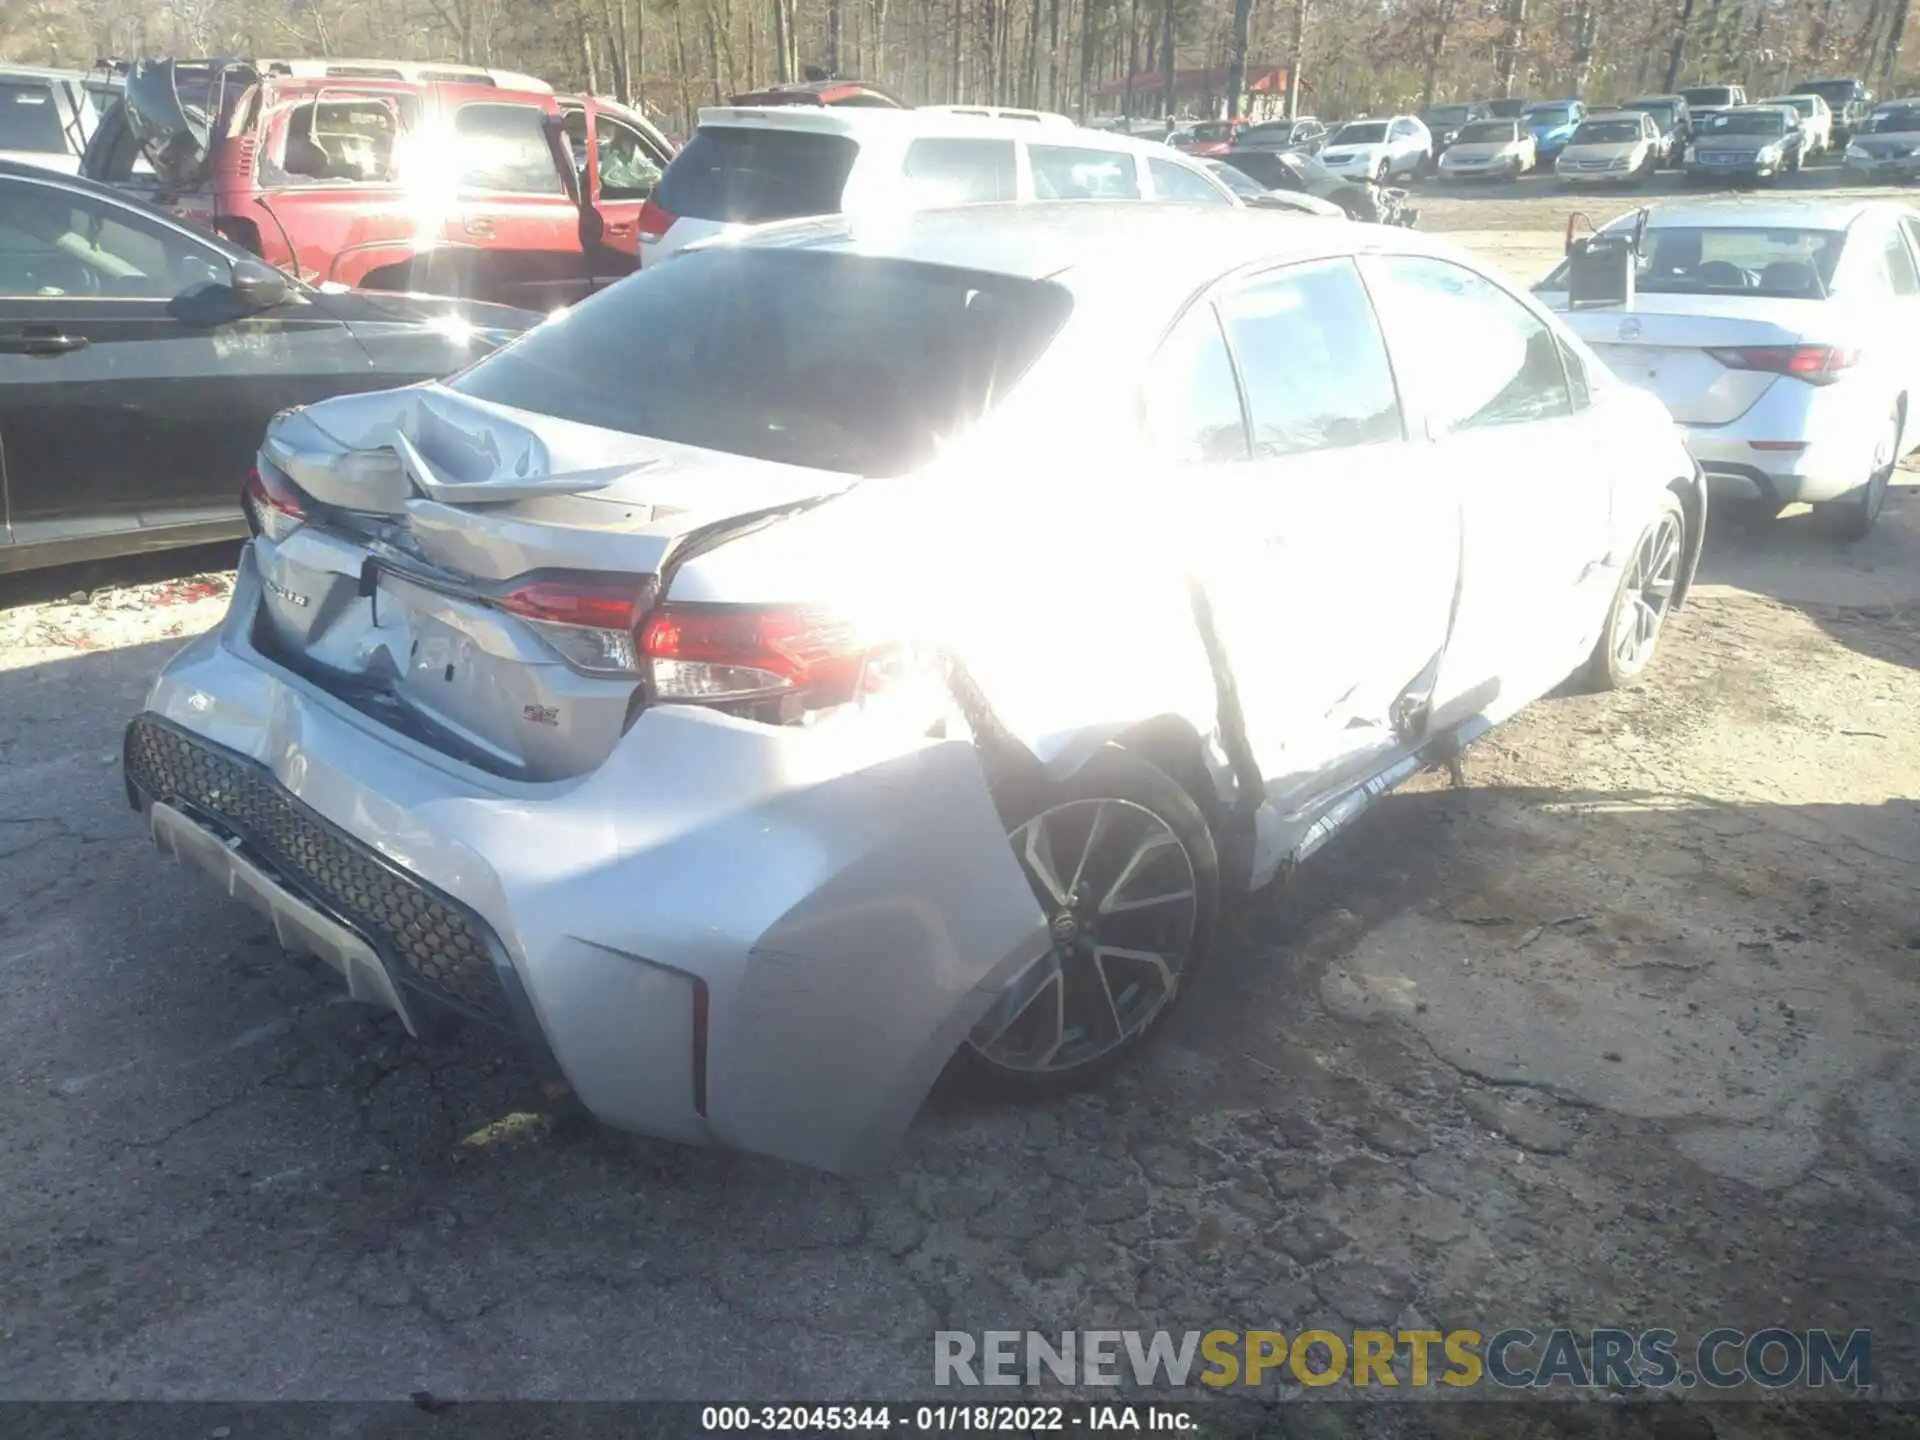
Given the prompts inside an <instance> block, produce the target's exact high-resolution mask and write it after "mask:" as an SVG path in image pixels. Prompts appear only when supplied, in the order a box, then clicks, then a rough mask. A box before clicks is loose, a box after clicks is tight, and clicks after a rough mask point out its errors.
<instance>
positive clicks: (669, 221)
mask: <svg viewBox="0 0 1920 1440" xmlns="http://www.w3.org/2000/svg"><path fill="white" fill-rule="evenodd" d="M677 218H678V217H677V216H675V215H674V213H673V212H672V211H671V210H667V209H665V208H663V207H662V206H661V205H660V203H659V202H658V201H656V200H649V201H647V202H646V203H645V204H643V205H642V206H641V207H640V222H639V225H638V227H637V228H638V229H639V232H640V238H641V239H642V240H644V241H646V242H647V243H649V244H651V243H652V242H653V241H655V240H658V239H659V238H660V237H661V236H662V235H665V234H666V233H667V231H669V230H671V229H672V228H673V222H674V221H675V219H677Z"/></svg>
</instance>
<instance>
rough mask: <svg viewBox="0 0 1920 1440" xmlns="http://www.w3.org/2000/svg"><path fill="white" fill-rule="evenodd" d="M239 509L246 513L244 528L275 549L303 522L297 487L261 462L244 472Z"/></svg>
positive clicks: (303, 500)
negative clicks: (264, 538)
mask: <svg viewBox="0 0 1920 1440" xmlns="http://www.w3.org/2000/svg"><path fill="white" fill-rule="evenodd" d="M240 507H241V509H243V510H244V511H245V512H246V516H247V528H248V529H249V530H251V531H252V532H253V533H254V534H255V535H264V536H266V538H267V539H269V540H271V541H273V542H274V543H275V544H276V545H277V544H279V543H280V542H281V541H282V540H284V539H286V538H287V537H288V536H289V535H291V534H293V532H294V531H296V530H298V529H299V528H300V527H301V526H302V525H304V524H306V522H307V507H306V497H305V496H304V495H302V494H301V493H300V487H299V486H298V485H295V484H294V483H293V481H291V480H289V479H288V478H287V477H286V476H285V475H283V474H281V473H280V472H279V471H278V470H276V469H274V467H273V466H271V465H268V464H266V463H265V462H264V461H262V462H261V463H259V464H257V465H255V466H254V467H253V469H251V470H250V471H248V472H247V485H246V488H245V489H244V490H242V491H241V492H240Z"/></svg>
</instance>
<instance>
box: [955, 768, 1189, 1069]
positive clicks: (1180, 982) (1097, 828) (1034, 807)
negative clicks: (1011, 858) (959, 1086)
mask: <svg viewBox="0 0 1920 1440" xmlns="http://www.w3.org/2000/svg"><path fill="white" fill-rule="evenodd" d="M999 804H1000V813H1001V818H1002V819H1003V820H1005V821H1006V824H1007V838H1008V841H1009V843H1011V844H1012V845H1013V847H1014V854H1015V858H1016V859H1017V860H1018V861H1019V863H1020V867H1021V870H1022V871H1023V872H1024V873H1025V875H1026V877H1027V881H1028V883H1029V884H1030V885H1032V887H1033V890H1034V895H1035V898H1036V899H1038V900H1039V901H1040V903H1041V907H1042V909H1043V911H1044V912H1045V913H1046V914H1047V917H1048V926H1049V930H1050V931H1051V934H1052V936H1053V942H1054V943H1053V945H1052V946H1051V948H1050V949H1049V950H1048V952H1047V953H1046V954H1045V955H1044V956H1042V957H1040V958H1039V959H1038V960H1036V961H1035V962H1034V963H1033V965H1031V966H1030V967H1028V969H1026V970H1025V971H1023V972H1022V973H1021V974H1019V975H1018V976H1016V977H1015V978H1014V979H1013V980H1012V981H1011V982H1009V984H1008V985H1007V987H1006V988H1005V989H1004V990H1003V991H1002V992H1001V995H1000V997H999V998H998V999H997V1000H996V1001H995V1002H994V1004H993V1006H992V1007H991V1008H989V1010H988V1011H987V1013H986V1015H985V1016H983V1017H982V1018H981V1020H980V1022H979V1023H978V1024H977V1025H975V1027H974V1031H973V1033H972V1034H971V1035H969V1036H968V1037H967V1039H966V1040H965V1041H964V1042H963V1043H962V1044H961V1046H960V1053H959V1055H958V1056H957V1057H956V1059H957V1062H958V1065H959V1068H960V1069H961V1071H962V1072H963V1073H964V1074H966V1075H967V1076H968V1077H970V1078H971V1079H972V1080H973V1081H975V1082H976V1083H977V1084H979V1085H980V1086H982V1087H983V1088H985V1089H988V1090H991V1091H993V1092H996V1093H998V1094H1000V1095H1003V1096H1006V1097H1009V1098H1014V1099H1038V1098H1041V1097H1044V1096H1049V1095H1058V1094H1061V1093H1064V1092H1066V1091H1070V1090H1078V1089H1082V1088H1084V1087H1086V1086H1089V1085H1093V1084H1096V1083H1098V1082H1099V1081H1100V1080H1102V1079H1104V1078H1105V1077H1106V1076H1107V1075H1109V1074H1111V1073H1112V1071H1113V1070H1114V1069H1115V1068H1116V1067H1117V1066H1119V1065H1121V1064H1124V1063H1125V1062H1126V1061H1127V1060H1128V1059H1130V1058H1131V1057H1132V1056H1134V1055H1135V1054H1137V1053H1138V1052H1139V1050H1140V1048H1141V1047H1142V1045H1143V1044H1144V1043H1145V1041H1146V1040H1147V1039H1148V1037H1149V1036H1151V1035H1152V1034H1153V1033H1154V1032H1155V1031H1156V1029H1157V1028H1158V1027H1159V1026H1160V1022H1161V1021H1162V1020H1164V1019H1165V1018H1166V1016H1167V1015H1168V1014H1170V1013H1171V1012H1172V1010H1173V1008H1174V1006H1175V1005H1177V1004H1178V1003H1179V1000H1180V997H1181V996H1182V995H1184V994H1185V993H1186V991H1187V989H1188V988H1189V987H1190V985H1191V984H1192V981H1193V978H1194V976H1195V975H1196V974H1197V973H1198V971H1199V970H1200V968H1201V966H1202V964H1203V963H1204V962H1205V960H1206V957H1207V954H1208V952H1209V951H1210V950H1211V949H1212V947H1213V937H1214V929H1215V926H1216V925H1217V923H1218V921H1219V912H1220V861H1219V856H1218V854H1217V852H1216V851H1215V848H1214V840H1213V832H1212V831H1211V830H1210V829H1208V827H1207V821H1206V817H1205V816H1204V815H1202V814H1201V812H1200V807H1199V806H1198V805H1196V804H1195V803H1194V800H1193V797H1192V796H1190V795H1189V794H1187V792H1186V791H1185V790H1183V789H1181V788H1180V786H1179V785H1178V784H1177V783H1176V782H1175V781H1173V780H1172V779H1171V778H1169V777H1168V776H1167V774H1166V773H1165V772H1164V771H1162V770H1160V769H1158V768H1156V767H1155V766H1153V765H1149V764H1148V763H1147V762H1146V761H1144V760H1142V759H1140V758H1138V757H1137V756H1134V755H1130V754H1128V753H1127V752H1126V751H1124V750H1121V749H1118V748H1112V747H1110V748H1108V749H1105V750H1102V751H1101V752H1100V753H1099V754H1098V755H1096V756H1095V757H1094V758H1093V759H1092V760H1090V761H1089V762H1088V763H1087V764H1086V765H1085V766H1083V767H1082V768H1081V769H1080V770H1079V771H1078V772H1076V773H1075V774H1074V775H1072V776H1070V777H1069V778H1068V779H1066V780H1063V781H1058V782H1046V783H1043V784H1041V785H1038V786H1036V787H1034V789H1033V790H1032V791H1031V793H1026V794H1022V795H1019V796H1011V797H1008V796H1003V797H999Z"/></svg>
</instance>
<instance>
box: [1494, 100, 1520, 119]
mask: <svg viewBox="0 0 1920 1440" xmlns="http://www.w3.org/2000/svg"><path fill="white" fill-rule="evenodd" d="M1526 108H1527V102H1526V101H1524V100H1489V101H1488V102H1487V111H1488V113H1489V114H1491V115H1493V116H1494V117H1495V118H1496V119H1500V120H1512V119H1515V118H1517V117H1518V116H1519V114H1520V112H1521V111H1522V110H1524V109H1526Z"/></svg>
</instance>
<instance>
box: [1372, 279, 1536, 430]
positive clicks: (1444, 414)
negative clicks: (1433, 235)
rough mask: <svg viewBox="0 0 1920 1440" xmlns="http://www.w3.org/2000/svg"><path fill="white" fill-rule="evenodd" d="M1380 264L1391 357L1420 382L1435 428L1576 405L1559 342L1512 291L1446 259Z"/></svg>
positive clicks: (1488, 425)
mask: <svg viewBox="0 0 1920 1440" xmlns="http://www.w3.org/2000/svg"><path fill="white" fill-rule="evenodd" d="M1379 271H1380V275H1381V280H1382V287H1381V297H1380V304H1381V308H1382V310H1383V311H1384V312H1385V313H1386V315H1387V318H1388V322H1389V324H1390V325H1391V326H1392V328H1393V336H1394V342H1393V354H1394V360H1395V361H1396V363H1397V364H1398V365H1399V366H1400V369H1401V372H1402V374H1403V375H1405V376H1406V377H1407V378H1408V379H1409V381H1410V383H1412V384H1414V385H1417V387H1418V390H1419V394H1420V395H1421V396H1422V397H1423V398H1424V401H1425V404H1426V408H1427V412H1428V416H1429V418H1430V420H1431V421H1432V424H1433V428H1434V429H1435V430H1436V431H1437V432H1439V433H1442V434H1448V435H1454V434H1461V433H1463V432H1466V431H1471V430H1486V429H1493V428H1497V427H1499V426H1504V425H1529V424H1532V423H1534V422H1536V421H1540V420H1552V419H1555V418H1557V417H1559V416H1564V415H1567V414H1569V413H1570V412H1571V410H1572V402H1571V399H1570V397H1569V395H1568V389H1567V376H1566V371H1565V369H1564V368H1563V366H1562V364H1561V358H1560V356H1561V345H1560V342H1559V340H1558V339H1557V338H1556V337H1555V336H1554V333H1553V331H1552V330H1551V329H1550V328H1549V327H1548V326H1547V324H1546V323H1545V322H1544V321H1542V320H1541V319H1540V317H1539V316H1537V315H1535V314H1534V313H1533V312H1532V311H1531V310H1529V309H1528V308H1527V307H1526V306H1524V305H1522V304H1521V303H1520V302H1519V301H1518V300H1516V299H1514V298H1513V296H1511V295H1509V294H1507V293H1506V291H1504V290H1502V289H1501V288H1500V287H1499V286H1497V285H1495V284H1494V283H1493V282H1492V281H1491V280H1488V279H1486V278H1485V277H1483V276H1480V275H1476V274H1475V273H1474V272H1473V271H1471V270H1469V269H1467V268H1466V267H1465V266H1462V265H1455V264H1453V263H1452V262H1451V261H1446V260H1429V259H1426V258H1424V257H1420V256H1404V255H1400V256H1390V257H1384V258H1382V259H1381V261H1380V262H1379ZM1369 273H1370V274H1371V273H1372V272H1369Z"/></svg>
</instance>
